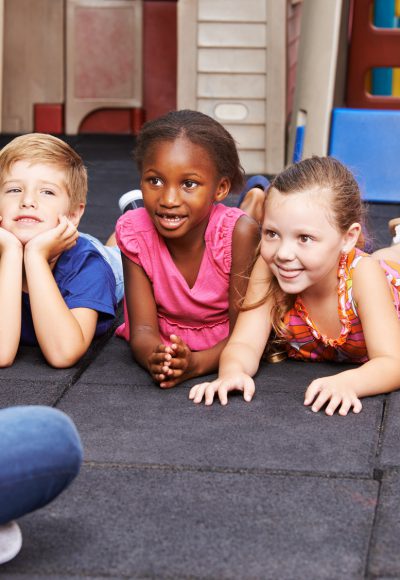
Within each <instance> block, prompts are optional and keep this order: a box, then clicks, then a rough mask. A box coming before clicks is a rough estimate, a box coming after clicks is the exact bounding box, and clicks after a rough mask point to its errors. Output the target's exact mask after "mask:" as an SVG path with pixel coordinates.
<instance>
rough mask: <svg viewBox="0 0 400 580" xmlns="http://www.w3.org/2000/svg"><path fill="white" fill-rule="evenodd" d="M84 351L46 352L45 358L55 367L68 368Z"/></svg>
mask: <svg viewBox="0 0 400 580" xmlns="http://www.w3.org/2000/svg"><path fill="white" fill-rule="evenodd" d="M84 354H85V353H84V352H82V353H81V352H79V353H61V352H58V353H55V352H52V353H47V354H45V355H44V356H45V359H46V361H47V363H48V364H49V365H50V366H52V367H54V368H55V369H68V368H70V367H73V366H74V365H75V364H76V363H77V362H78V361H79V360H80V359H81V358H82V356H83V355H84Z"/></svg>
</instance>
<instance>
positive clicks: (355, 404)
mask: <svg viewBox="0 0 400 580" xmlns="http://www.w3.org/2000/svg"><path fill="white" fill-rule="evenodd" d="M361 409H362V403H361V401H360V399H359V398H358V397H357V398H356V399H355V400H354V401H353V413H359V412H360V411H361Z"/></svg>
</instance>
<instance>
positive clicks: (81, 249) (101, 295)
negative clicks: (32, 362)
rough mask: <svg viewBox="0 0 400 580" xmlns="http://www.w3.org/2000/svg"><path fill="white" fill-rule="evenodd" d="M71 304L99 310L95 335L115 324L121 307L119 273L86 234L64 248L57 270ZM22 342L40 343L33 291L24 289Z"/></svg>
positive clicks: (67, 302)
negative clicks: (117, 287) (117, 291)
mask: <svg viewBox="0 0 400 580" xmlns="http://www.w3.org/2000/svg"><path fill="white" fill-rule="evenodd" d="M53 275H54V278H55V280H56V282H57V286H58V288H59V290H60V292H61V295H62V297H63V298H64V300H65V303H66V305H67V306H68V308H70V309H72V308H90V309H91V310H96V311H97V312H98V313H99V317H98V320H97V326H96V332H95V336H99V335H101V334H104V332H106V330H107V329H108V328H109V327H110V326H111V325H112V323H113V320H114V318H115V312H116V308H117V303H116V298H115V277H114V274H113V272H112V269H111V267H110V265H109V264H108V263H107V262H106V261H105V259H104V258H103V257H102V255H101V254H100V253H99V252H98V251H97V250H96V248H95V247H94V246H93V244H92V243H90V242H89V241H88V240H86V239H85V238H81V237H79V238H78V241H77V243H76V245H75V246H74V247H73V248H71V249H70V250H67V251H66V252H63V254H61V256H60V257H59V258H58V260H57V263H56V265H55V268H54V270H53ZM21 344H27V345H32V346H34V345H37V344H38V343H37V339H36V335H35V330H34V327H33V321H32V313H31V308H30V304H29V294H27V293H25V292H23V293H22V320H21Z"/></svg>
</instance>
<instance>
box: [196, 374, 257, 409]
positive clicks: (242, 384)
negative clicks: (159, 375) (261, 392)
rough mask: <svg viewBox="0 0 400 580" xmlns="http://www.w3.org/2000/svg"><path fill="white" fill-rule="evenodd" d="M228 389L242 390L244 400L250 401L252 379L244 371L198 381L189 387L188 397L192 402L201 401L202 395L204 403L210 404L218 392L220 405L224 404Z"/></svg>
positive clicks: (252, 388) (253, 389) (253, 388)
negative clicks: (210, 380) (207, 380)
mask: <svg viewBox="0 0 400 580" xmlns="http://www.w3.org/2000/svg"><path fill="white" fill-rule="evenodd" d="M230 391H242V392H243V398H244V400H245V401H247V402H250V401H251V399H252V398H253V395H254V392H255V386H254V381H253V379H252V378H251V377H250V376H249V375H246V374H245V373H237V374H235V375H232V376H231V377H224V378H221V379H216V380H215V381H212V382H211V383H200V384H199V385H195V386H194V387H192V388H191V389H190V392H189V399H191V400H192V401H193V403H201V401H202V400H203V397H204V403H205V404H206V405H212V403H213V401H214V396H215V395H216V394H218V398H219V401H220V403H221V405H226V404H227V403H228V393H229V392H230Z"/></svg>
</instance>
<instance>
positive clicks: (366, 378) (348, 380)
mask: <svg viewBox="0 0 400 580" xmlns="http://www.w3.org/2000/svg"><path fill="white" fill-rule="evenodd" d="M353 294H354V298H355V301H356V303H357V308H358V314H359V316H360V320H361V324H362V327H363V332H364V337H365V342H366V346H367V351H368V357H369V361H368V362H366V363H364V364H363V365H362V366H360V367H358V368H355V369H352V370H347V371H344V372H342V373H339V374H337V375H335V376H330V377H326V378H323V379H317V380H315V381H313V382H312V383H311V384H310V386H309V387H308V389H307V391H306V394H305V400H304V404H305V405H310V404H312V410H313V411H319V409H320V408H321V407H322V406H323V405H324V404H325V403H328V405H327V407H326V411H325V412H326V414H327V415H333V413H334V412H335V410H336V409H339V411H338V412H339V414H340V415H347V413H348V411H349V410H350V409H351V407H353V411H354V412H355V413H357V412H359V411H361V408H362V405H361V402H360V401H359V398H360V397H366V396H369V395H378V394H381V393H387V392H390V391H393V390H395V389H397V388H399V387H400V321H399V320H398V318H397V314H396V309H395V308H394V305H393V299H392V297H391V293H390V289H389V287H388V282H387V280H386V276H385V273H384V271H383V270H382V268H381V267H380V265H379V263H378V262H377V261H375V260H373V259H372V258H371V259H366V258H365V259H362V260H361V261H360V263H359V264H358V266H357V268H355V270H354V273H353ZM313 401H314V402H313Z"/></svg>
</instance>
